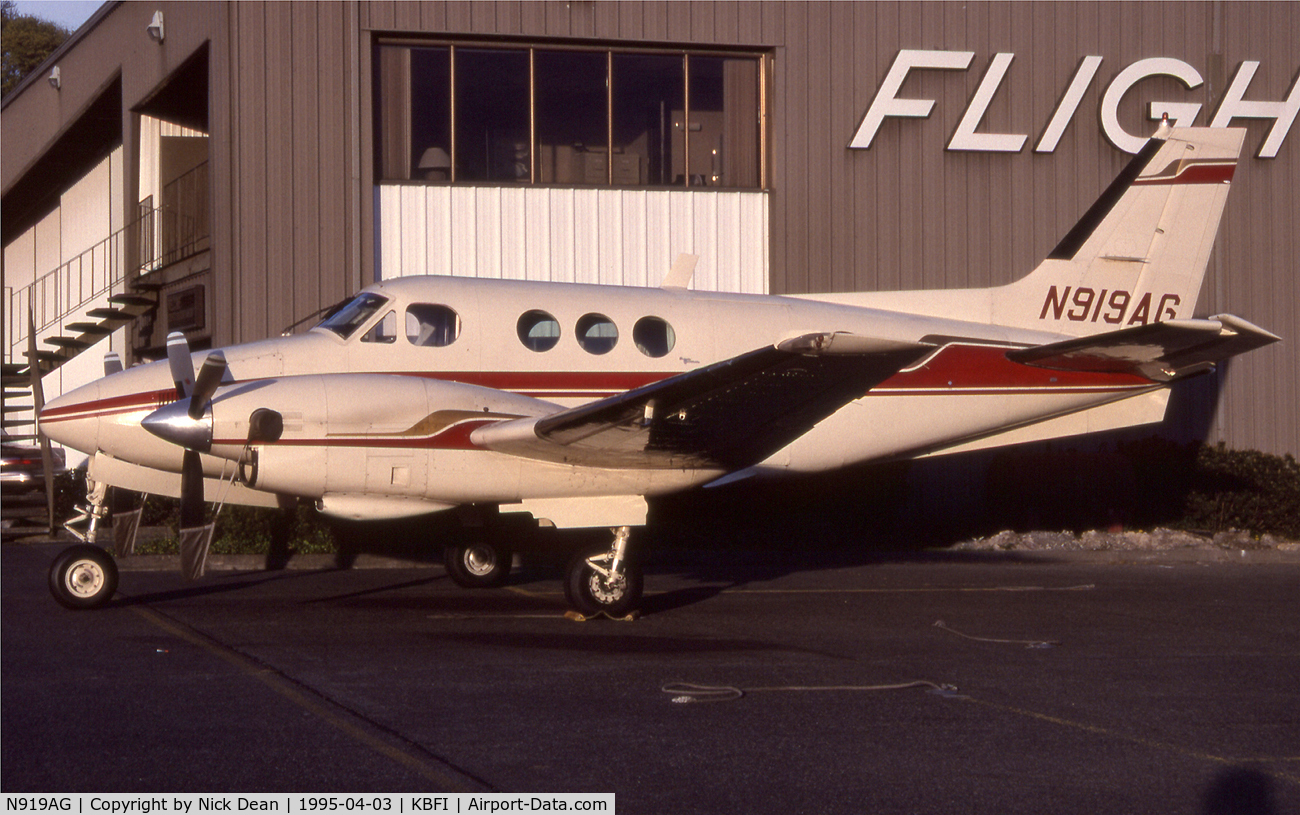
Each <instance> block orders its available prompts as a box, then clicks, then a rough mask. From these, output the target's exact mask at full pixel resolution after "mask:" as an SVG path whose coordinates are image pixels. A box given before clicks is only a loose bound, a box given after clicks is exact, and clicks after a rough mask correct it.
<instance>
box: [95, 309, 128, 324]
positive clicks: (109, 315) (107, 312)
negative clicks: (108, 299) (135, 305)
mask: <svg viewBox="0 0 1300 815" xmlns="http://www.w3.org/2000/svg"><path fill="white" fill-rule="evenodd" d="M86 316H88V317H94V318H95V319H96V320H122V321H125V322H130V321H131V320H134V319H135V315H133V314H131V313H130V312H128V311H122V310H121V309H119V308H92V309H91V310H90V311H87V312H86Z"/></svg>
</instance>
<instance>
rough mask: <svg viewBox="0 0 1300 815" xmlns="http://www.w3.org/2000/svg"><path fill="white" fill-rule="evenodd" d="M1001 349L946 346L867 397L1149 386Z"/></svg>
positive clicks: (1134, 378)
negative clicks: (1041, 364) (1023, 360)
mask: <svg viewBox="0 0 1300 815" xmlns="http://www.w3.org/2000/svg"><path fill="white" fill-rule="evenodd" d="M1007 351H1008V348H1007V347H1006V346H990V345H963V344H953V345H946V346H944V347H943V348H941V349H940V350H939V351H937V352H935V353H934V354H933V355H931V356H930V358H929V359H927V360H926V361H925V362H924V363H922V364H921V365H920V366H918V367H916V368H913V369H910V370H905V371H899V372H898V373H896V374H894V375H893V376H891V377H890V378H889V379H886V380H885V381H884V382H882V383H880V384H879V385H877V386H876V387H874V388H872V389H871V392H870V394H868V395H877V396H897V395H900V394H905V395H909V396H919V395H923V394H936V393H953V394H954V395H955V394H967V395H970V394H976V395H978V394H994V393H998V394H1012V393H1043V392H1048V391H1062V392H1064V391H1068V392H1071V393H1080V392H1083V393H1089V392H1091V393H1105V392H1109V391H1118V390H1129V389H1132V388H1147V387H1150V386H1151V384H1152V383H1151V381H1150V380H1148V379H1145V378H1143V377H1141V376H1137V375H1135V374H1130V373H1105V372H1099V371H1058V370H1053V369H1049V368H1038V367H1035V366H1033V365H1022V364H1020V363H1018V362H1012V361H1011V360H1009V359H1007Z"/></svg>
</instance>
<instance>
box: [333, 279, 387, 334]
mask: <svg viewBox="0 0 1300 815" xmlns="http://www.w3.org/2000/svg"><path fill="white" fill-rule="evenodd" d="M387 302H388V298H386V297H381V296H380V295H378V294H375V293H374V292H368V291H367V292H362V293H361V294H358V295H357V296H356V297H354V298H352V301H351V302H350V303H348V304H347V305H346V306H344V307H343V308H341V309H339V310H338V311H336V312H335V313H333V314H331V315H330V316H329V317H327V318H326V319H325V320H324V321H323V322H321V324H320V325H318V326H316V327H317V328H326V329H329V330H330V331H333V332H334V333H335V334H338V335H339V336H340V337H342V338H343V339H345V340H346V339H348V338H349V337H351V336H352V335H353V334H355V333H356V332H357V329H358V328H360V327H361V326H363V325H365V324H366V323H367V322H369V321H370V318H371V317H373V316H375V314H376V313H378V312H379V310H380V309H381V308H383V307H384V305H385V304H386V303H387Z"/></svg>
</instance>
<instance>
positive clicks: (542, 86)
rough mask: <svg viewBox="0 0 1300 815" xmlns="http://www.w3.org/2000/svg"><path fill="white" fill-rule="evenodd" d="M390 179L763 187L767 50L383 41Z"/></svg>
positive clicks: (380, 121) (384, 153) (383, 153)
mask: <svg viewBox="0 0 1300 815" xmlns="http://www.w3.org/2000/svg"><path fill="white" fill-rule="evenodd" d="M375 53H376V57H375V99H376V102H375V129H376V134H375V152H376V155H375V163H376V174H377V177H378V178H379V179H380V180H383V181H424V182H433V183H437V182H452V183H479V184H481V183H489V184H560V185H565V186H616V187H673V188H676V187H687V188H700V187H703V188H724V189H762V188H764V187H765V186H766V178H767V173H766V169H765V167H764V156H765V154H766V149H765V147H764V140H765V131H764V129H763V127H762V122H763V119H764V115H763V114H764V109H765V105H764V94H765V90H764V87H765V82H764V77H765V75H766V74H765V70H764V64H765V63H764V59H765V58H764V56H763V55H762V54H758V53H715V52H699V51H673V52H662V51H628V50H613V49H590V48H585V49H584V48H563V47H550V46H548V47H541V46H537V47H529V46H520V47H506V46H492V45H477V44H466V45H459V44H452V43H447V44H429V45H411V44H403V43H381V44H380V45H379V46H378V47H377V48H376V49H375Z"/></svg>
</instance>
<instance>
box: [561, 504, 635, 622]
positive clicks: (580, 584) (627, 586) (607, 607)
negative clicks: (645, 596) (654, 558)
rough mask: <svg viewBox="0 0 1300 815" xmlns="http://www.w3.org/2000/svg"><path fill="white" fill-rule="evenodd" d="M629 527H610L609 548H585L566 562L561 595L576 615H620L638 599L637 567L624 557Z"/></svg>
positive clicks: (631, 608)
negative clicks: (610, 542)
mask: <svg viewBox="0 0 1300 815" xmlns="http://www.w3.org/2000/svg"><path fill="white" fill-rule="evenodd" d="M631 534H632V530H631V528H630V527H626V526H620V527H619V528H618V529H616V530H614V543H613V544H612V545H611V546H610V547H609V549H603V548H601V549H597V550H594V551H593V550H592V549H586V550H583V551H580V552H579V553H578V554H577V556H575V557H574V558H573V560H571V561H569V566H568V569H567V570H566V572H565V578H564V596H565V597H566V598H567V599H568V601H569V604H570V605H571V606H573V608H574V610H576V611H578V612H579V613H580V614H583V615H586V616H591V615H595V614H600V613H602V612H603V613H605V614H607V615H609V616H610V617H624V616H626V615H627V614H629V613H630V612H631V611H632V610H633V609H635V608H636V606H637V604H638V603H639V602H640V601H641V589H642V585H643V577H642V573H641V569H640V567H639V566H637V565H636V564H634V563H632V562H630V561H629V559H628V552H627V544H628V538H629V537H631Z"/></svg>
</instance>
